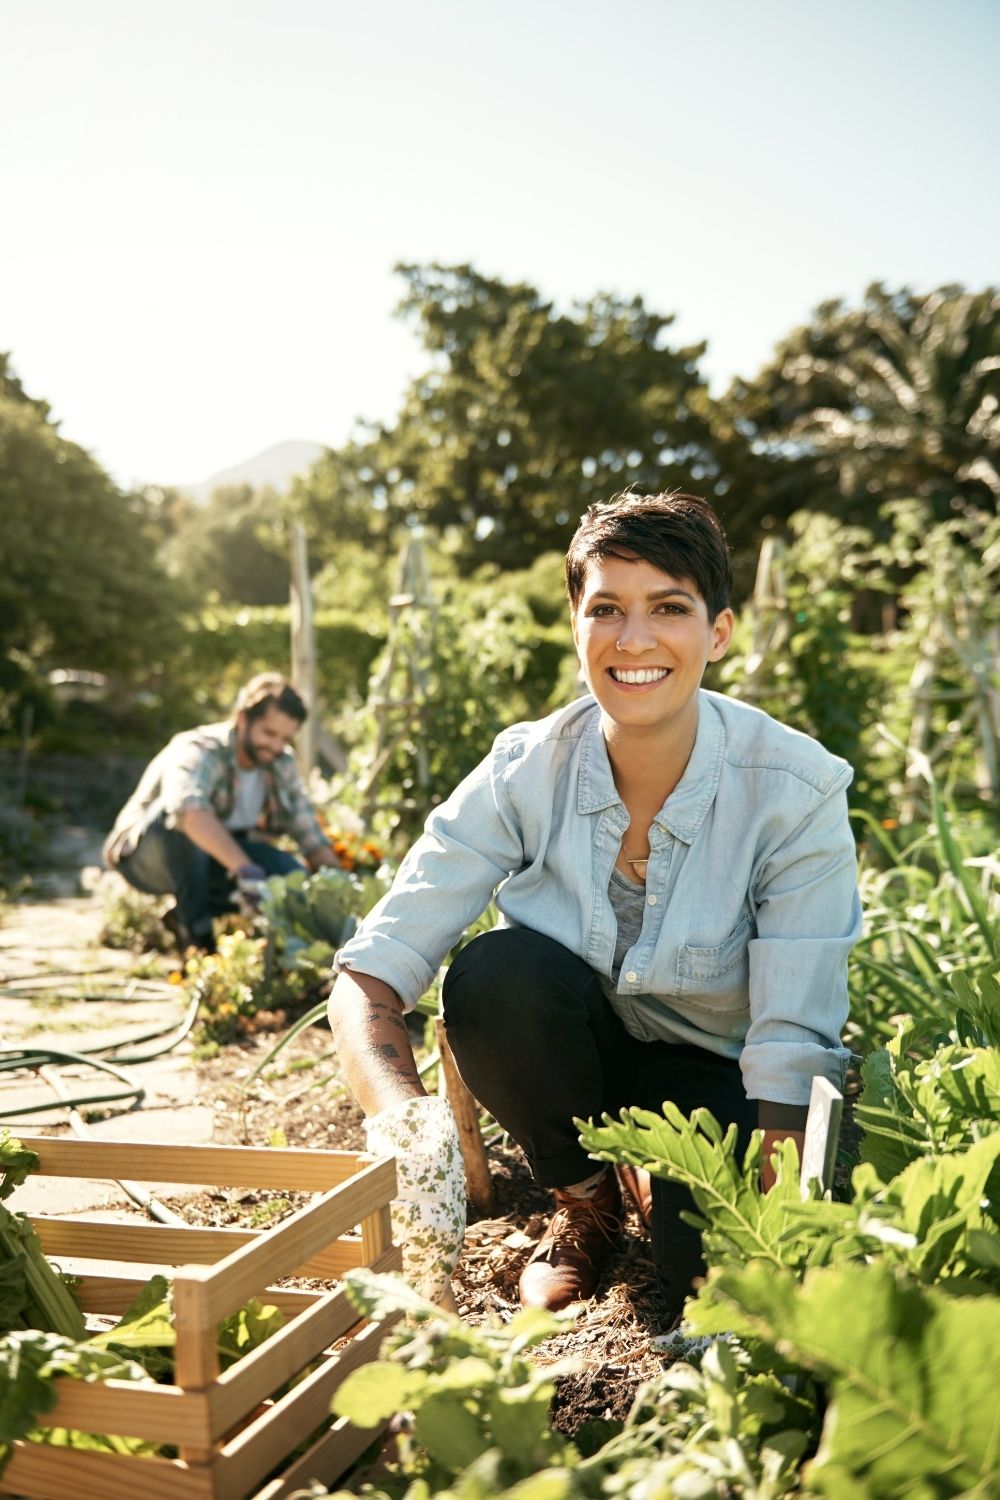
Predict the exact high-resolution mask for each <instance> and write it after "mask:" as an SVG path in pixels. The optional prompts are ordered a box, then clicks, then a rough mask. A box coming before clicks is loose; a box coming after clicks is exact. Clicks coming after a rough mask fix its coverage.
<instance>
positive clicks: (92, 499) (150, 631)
mask: <svg viewBox="0 0 1000 1500" xmlns="http://www.w3.org/2000/svg"><path fill="white" fill-rule="evenodd" d="M0 514H2V515H3V525H2V527H0V715H2V714H3V713H4V711H5V709H6V711H7V712H8V713H9V712H10V710H11V705H12V703H13V702H15V701H16V700H17V698H18V697H19V696H20V694H21V693H22V692H23V691H24V690H25V688H26V686H27V685H28V684H29V683H30V682H31V681H32V680H33V679H37V677H38V676H39V675H40V674H42V673H43V672H44V671H45V670H47V669H50V668H52V667H67V668H78V669H87V670H94V671H100V672H112V671H126V670H127V671H130V672H133V673H134V672H136V671H137V669H138V668H140V667H141V665H142V664H143V662H145V661H147V660H148V659H149V658H150V657H151V656H152V655H153V654H155V653H156V652H157V651H158V650H160V649H162V646H163V642H164V639H165V637H166V634H167V627H168V624H169V621H170V620H171V618H172V614H173V611H172V608H171V587H170V583H169V580H168V579H167V578H166V576H165V575H164V573H163V571H162V569H161V568H160V567H159V565H158V564H157V562H156V560H155V540H154V537H153V534H152V531H151V528H150V526H149V522H148V514H147V511H146V508H145V506H144V504H143V502H142V500H141V499H140V498H139V497H137V496H133V495H128V494H125V493H123V492H122V491H121V490H119V489H118V488H117V487H116V486H115V485H114V484H113V483H112V481H111V479H110V478H109V477H108V475H107V474H106V473H105V472H104V470H103V469H102V468H101V467H100V465H99V464H97V463H96V462H95V461H94V459H93V458H91V456H90V455H89V454H88V453H86V452H85V451H84V449H82V448H80V447H78V446H77V445H76V444H75V443H70V442H67V440H66V439H65V438H63V437H61V436H60V434H59V431H58V427H57V425H56V424H55V423H54V422H52V421H51V419H50V417H49V409H48V407H47V406H46V405H45V403H44V402H40V401H34V400H32V399H31V398H30V397H28V396H27V395H26V393H25V392H24V390H23V388H22V386H21V384H20V382H19V381H18V379H17V377H16V376H15V375H14V374H13V371H12V370H11V368H10V363H9V359H8V358H7V357H0Z"/></svg>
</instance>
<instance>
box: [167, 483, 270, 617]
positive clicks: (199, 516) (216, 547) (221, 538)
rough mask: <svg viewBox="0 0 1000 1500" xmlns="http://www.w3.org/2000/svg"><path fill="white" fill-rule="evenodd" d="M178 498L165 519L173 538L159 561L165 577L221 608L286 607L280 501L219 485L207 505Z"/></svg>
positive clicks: (247, 488) (250, 488) (248, 487)
mask: <svg viewBox="0 0 1000 1500" xmlns="http://www.w3.org/2000/svg"><path fill="white" fill-rule="evenodd" d="M183 499H184V497H183V496H178V497H176V499H175V501H174V504H173V505H172V506H171V507H170V510H169V515H168V516H167V517H165V520H166V521H167V522H168V523H169V525H170V529H171V533H172V534H171V535H169V537H168V539H167V541H166V542H165V543H164V547H163V552H162V557H163V561H164V563H165V565H166V567H167V570H168V572H169V573H170V574H171V575H172V576H173V577H175V578H176V579H178V581H183V583H184V584H185V585H186V586H187V587H188V588H189V589H191V590H193V591H194V593H195V595H196V596H197V597H198V598H199V599H201V598H204V597H205V596H206V595H209V594H217V595H218V597H219V598H220V599H221V600H222V602H223V603H224V604H250V605H257V604H259V605H266V604H287V603H288V546H287V537H286V533H285V530H284V526H283V521H282V511H281V501H280V499H279V497H278V496H277V495H276V494H275V493H274V491H273V490H269V489H260V490H255V489H254V488H253V486H252V485H249V484H232V485H223V486H221V487H220V488H219V489H217V490H214V491H213V492H212V495H211V497H210V498H209V500H208V503H207V504H206V505H196V504H194V503H192V502H190V501H189V502H188V503H187V504H186V505H183V504H181V503H179V502H182V501H183Z"/></svg>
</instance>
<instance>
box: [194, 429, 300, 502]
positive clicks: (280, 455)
mask: <svg viewBox="0 0 1000 1500" xmlns="http://www.w3.org/2000/svg"><path fill="white" fill-rule="evenodd" d="M323 451H324V450H323V446H322V444H321V443H275V444H274V446H273V448H265V449H264V452H263V453H258V454H257V456H256V457H255V458H248V459H247V460H246V461H245V462H244V463H241V464H233V466H232V468H231V469H220V470H219V472H218V474H213V475H211V477H210V478H208V479H203V480H201V482H200V483H199V484H179V485H177V486H176V488H177V489H178V490H180V491H181V492H182V493H183V494H185V495H190V496H191V499H192V500H197V501H198V503H199V505H203V504H204V503H205V501H206V500H208V498H209V496H210V495H211V493H212V491H213V490H220V489H222V488H223V486H224V485H229V484H249V485H250V486H252V488H253V489H255V490H259V489H263V488H264V486H265V485H270V487H271V488H272V489H274V490H277V491H278V492H279V493H281V492H282V491H283V490H286V489H287V488H288V486H289V484H290V483H291V481H292V479H293V478H294V476H295V475H296V474H301V473H303V471H304V470H306V469H309V468H311V467H312V465H313V464H314V463H315V462H316V460H317V458H319V456H320V454H321V453H322V452H323Z"/></svg>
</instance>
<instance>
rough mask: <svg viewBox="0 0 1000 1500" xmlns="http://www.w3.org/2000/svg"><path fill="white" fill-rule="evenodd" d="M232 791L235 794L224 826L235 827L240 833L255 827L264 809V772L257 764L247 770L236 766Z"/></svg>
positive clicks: (265, 794) (265, 788)
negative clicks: (231, 808)
mask: <svg viewBox="0 0 1000 1500" xmlns="http://www.w3.org/2000/svg"><path fill="white" fill-rule="evenodd" d="M233 791H234V794H235V795H234V797H233V810H232V812H231V813H230V814H229V817H228V818H227V819H226V827H227V828H233V829H236V830H237V831H238V832H240V833H243V832H246V831H247V830H249V829H251V828H256V827H257V823H258V821H259V819H260V815H261V813H262V812H263V811H264V799H265V797H266V796H267V786H266V785H265V782H264V772H263V771H262V770H261V769H260V768H259V767H258V766H254V767H252V768H251V769H250V770H248V771H244V770H243V768H242V766H237V768H236V783H235V786H234V788H233Z"/></svg>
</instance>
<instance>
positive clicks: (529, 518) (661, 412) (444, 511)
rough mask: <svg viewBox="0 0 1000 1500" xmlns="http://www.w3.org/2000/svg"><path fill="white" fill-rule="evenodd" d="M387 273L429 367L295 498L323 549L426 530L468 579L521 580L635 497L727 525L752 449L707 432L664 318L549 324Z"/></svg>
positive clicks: (443, 269)
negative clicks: (443, 538)
mask: <svg viewBox="0 0 1000 1500" xmlns="http://www.w3.org/2000/svg"><path fill="white" fill-rule="evenodd" d="M398 270H399V272H400V274H401V275H402V277H403V279H404V281H405V283H406V292H405V295H404V297H403V300H402V302H401V304H400V312H401V313H402V315H403V316H404V317H408V318H410V319H412V320H414V321H415V322H416V323H417V325H418V328H419V331H420V337H421V342H422V344H423V347H424V348H425V350H426V351H427V353H428V355H429V361H428V367H427V369H426V370H425V371H424V373H423V374H421V375H420V376H419V377H418V378H417V379H416V380H414V381H413V382H412V384H411V385H410V387H409V389H408V391H407V393H406V395H405V398H404V401H403V405H402V409H401V410H400V412H399V415H398V417H397V419H396V421H395V422H394V423H392V424H389V425H373V426H370V427H368V428H367V429H364V430H363V431H362V432H361V434H360V435H359V437H358V439H357V440H356V441H354V442H352V443H349V444H348V445H347V446H346V447H345V448H342V449H341V450H339V451H338V452H331V453H328V454H327V455H326V456H325V457H324V458H322V459H321V460H320V461H319V462H318V463H317V464H316V465H315V467H314V469H313V470H312V472H311V474H310V475H309V476H307V477H306V479H304V480H303V481H301V482H300V483H299V485H298V486H297V487H296V488H295V490H293V501H294V502H295V503H296V504H298V505H299V506H300V507H301V508H302V509H303V511H304V512H305V513H306V514H307V515H308V516H310V517H311V519H312V526H311V530H312V532H313V534H314V535H315V536H316V537H317V539H318V543H319V544H320V545H322V540H323V537H324V535H325V537H326V538H327V539H328V542H330V541H334V540H336V539H337V538H339V537H357V538H359V539H360V538H362V537H365V538H367V539H368V540H369V541H370V542H373V543H374V544H375V545H380V546H382V547H384V548H389V547H391V546H394V545H395V537H396V535H397V534H398V532H399V530H400V528H401V527H402V526H403V525H405V524H406V523H410V524H412V523H414V522H422V523H425V524H426V525H428V526H430V527H432V528H434V529H435V530H437V531H439V532H442V533H447V534H449V535H450V536H451V537H452V539H453V542H454V545H455V547H456V550H457V553H458V555H459V558H460V560H461V562H462V564H463V565H464V566H466V567H472V566H475V565H476V563H478V562H480V561H483V560H485V559H487V558H488V559H489V560H491V561H495V562H499V563H501V564H502V565H504V566H519V565H523V564H524V563H525V562H526V561H530V559H531V557H532V556H534V555H535V554H537V553H538V552H541V551H544V550H546V549H548V548H561V547H563V546H564V545H565V543H566V541H567V539H568V537H569V535H570V534H571V532H572V530H573V528H574V526H575V524H576V522H577V520H578V518H579V516H580V514H581V512H582V511H583V510H584V509H585V508H586V507H587V505H588V504H590V503H591V502H592V501H594V500H604V499H607V498H609V497H610V495H611V494H613V493H614V492H615V491H616V490H621V489H624V488H626V487H627V486H630V485H636V486H638V487H640V488H642V489H655V490H659V489H664V488H667V487H671V486H682V487H684V488H688V489H690V488H697V489H698V490H700V491H701V492H702V493H706V494H709V495H713V496H715V497H716V498H717V499H718V500H719V502H720V508H721V509H722V511H723V513H724V514H726V513H727V511H731V512H732V515H731V516H730V517H729V518H730V520H732V519H733V518H735V520H736V523H737V525H739V524H740V518H741V507H740V505H738V504H737V503H736V502H735V499H734V497H733V484H732V474H733V472H734V456H735V455H736V454H749V450H748V448H747V444H746V441H745V439H744V438H743V436H742V434H741V433H740V432H739V431H738V429H737V428H735V427H734V426H732V425H730V427H729V429H728V430H727V431H724V430H723V429H722V427H717V426H716V424H715V421H714V410H713V403H712V401H711V398H710V396H709V393H708V390H707V387H706V384H705V382H704V380H703V378H702V376H701V375H700V373H699V370H698V362H699V359H700V358H701V356H702V354H703V352H704V348H705V346H704V344H693V345H688V346H685V347H678V348H675V347H672V346H671V344H670V342H669V333H670V325H671V322H672V318H670V317H667V316H662V315H660V314H658V313H655V312H652V311H650V310H649V309H647V308H646V307H645V306H644V304H643V302H642V300H641V299H640V298H634V299H633V300H631V301H622V300H620V299H618V298H616V297H611V296H595V297H593V298H591V299H590V300H589V301H588V302H585V303H581V304H578V305H576V306H574V307H573V308H572V309H571V310H570V311H569V312H559V311H557V310H556V309H555V308H554V307H553V304H552V303H551V302H548V301H545V300H544V299H543V298H542V297H541V296H540V294H539V293H538V291H537V290H536V289H535V288H534V287H533V286H529V285H527V284H526V283H507V282H504V281H500V280H498V279H495V278H490V277H487V276H483V275H481V274H480V273H479V272H477V271H475V270H474V269H473V268H472V267H471V266H468V265H462V266H441V265H430V266H412V265H411V266H400V267H398ZM774 462H775V461H771V464H772V466H774ZM776 462H779V463H780V460H778V461H776ZM762 463H763V461H762ZM744 467H745V468H746V467H748V466H747V465H744ZM755 482H757V481H756V480H755Z"/></svg>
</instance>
